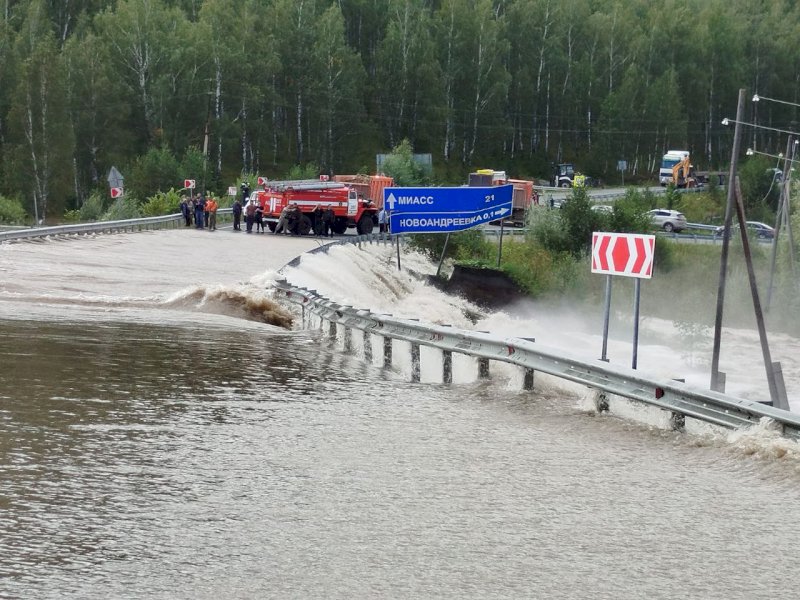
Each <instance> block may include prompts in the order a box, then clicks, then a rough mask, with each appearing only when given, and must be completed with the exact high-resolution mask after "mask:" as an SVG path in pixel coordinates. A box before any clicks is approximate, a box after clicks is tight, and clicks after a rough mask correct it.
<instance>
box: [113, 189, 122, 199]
mask: <svg viewBox="0 0 800 600" xmlns="http://www.w3.org/2000/svg"><path fill="white" fill-rule="evenodd" d="M122 195H123V190H122V188H121V187H112V188H111V197H112V198H122Z"/></svg>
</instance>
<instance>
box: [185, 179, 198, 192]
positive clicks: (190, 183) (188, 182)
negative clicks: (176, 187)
mask: <svg viewBox="0 0 800 600" xmlns="http://www.w3.org/2000/svg"><path fill="white" fill-rule="evenodd" d="M196 184H197V182H196V181H195V180H194V179H184V180H183V187H184V188H185V189H187V190H193V189H194V188H195V185H196Z"/></svg>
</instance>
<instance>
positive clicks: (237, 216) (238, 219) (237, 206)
mask: <svg viewBox="0 0 800 600" xmlns="http://www.w3.org/2000/svg"><path fill="white" fill-rule="evenodd" d="M233 230H234V231H241V230H242V203H241V202H239V199H238V198H237V199H236V200H234V201H233Z"/></svg>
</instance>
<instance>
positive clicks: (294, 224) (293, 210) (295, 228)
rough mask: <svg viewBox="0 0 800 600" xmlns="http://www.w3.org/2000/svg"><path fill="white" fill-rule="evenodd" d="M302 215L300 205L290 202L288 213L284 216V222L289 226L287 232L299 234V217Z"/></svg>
mask: <svg viewBox="0 0 800 600" xmlns="http://www.w3.org/2000/svg"><path fill="white" fill-rule="evenodd" d="M302 216H303V213H302V212H300V207H299V206H297V205H296V204H292V205H291V207H290V210H289V214H288V215H287V216H286V224H287V225H288V227H289V233H291V234H292V235H300V218H301V217H302Z"/></svg>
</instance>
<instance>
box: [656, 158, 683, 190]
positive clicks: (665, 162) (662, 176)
mask: <svg viewBox="0 0 800 600" xmlns="http://www.w3.org/2000/svg"><path fill="white" fill-rule="evenodd" d="M688 158H689V151H688V150H670V151H669V152H667V153H666V154H665V155H664V156H663V157H662V158H661V168H660V169H659V171H658V182H659V183H660V184H661V186H662V187H666V186H668V185H669V184H670V183H672V181H673V167H675V165H677V164H679V163H680V162H681V161H683V160H685V159H688Z"/></svg>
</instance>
